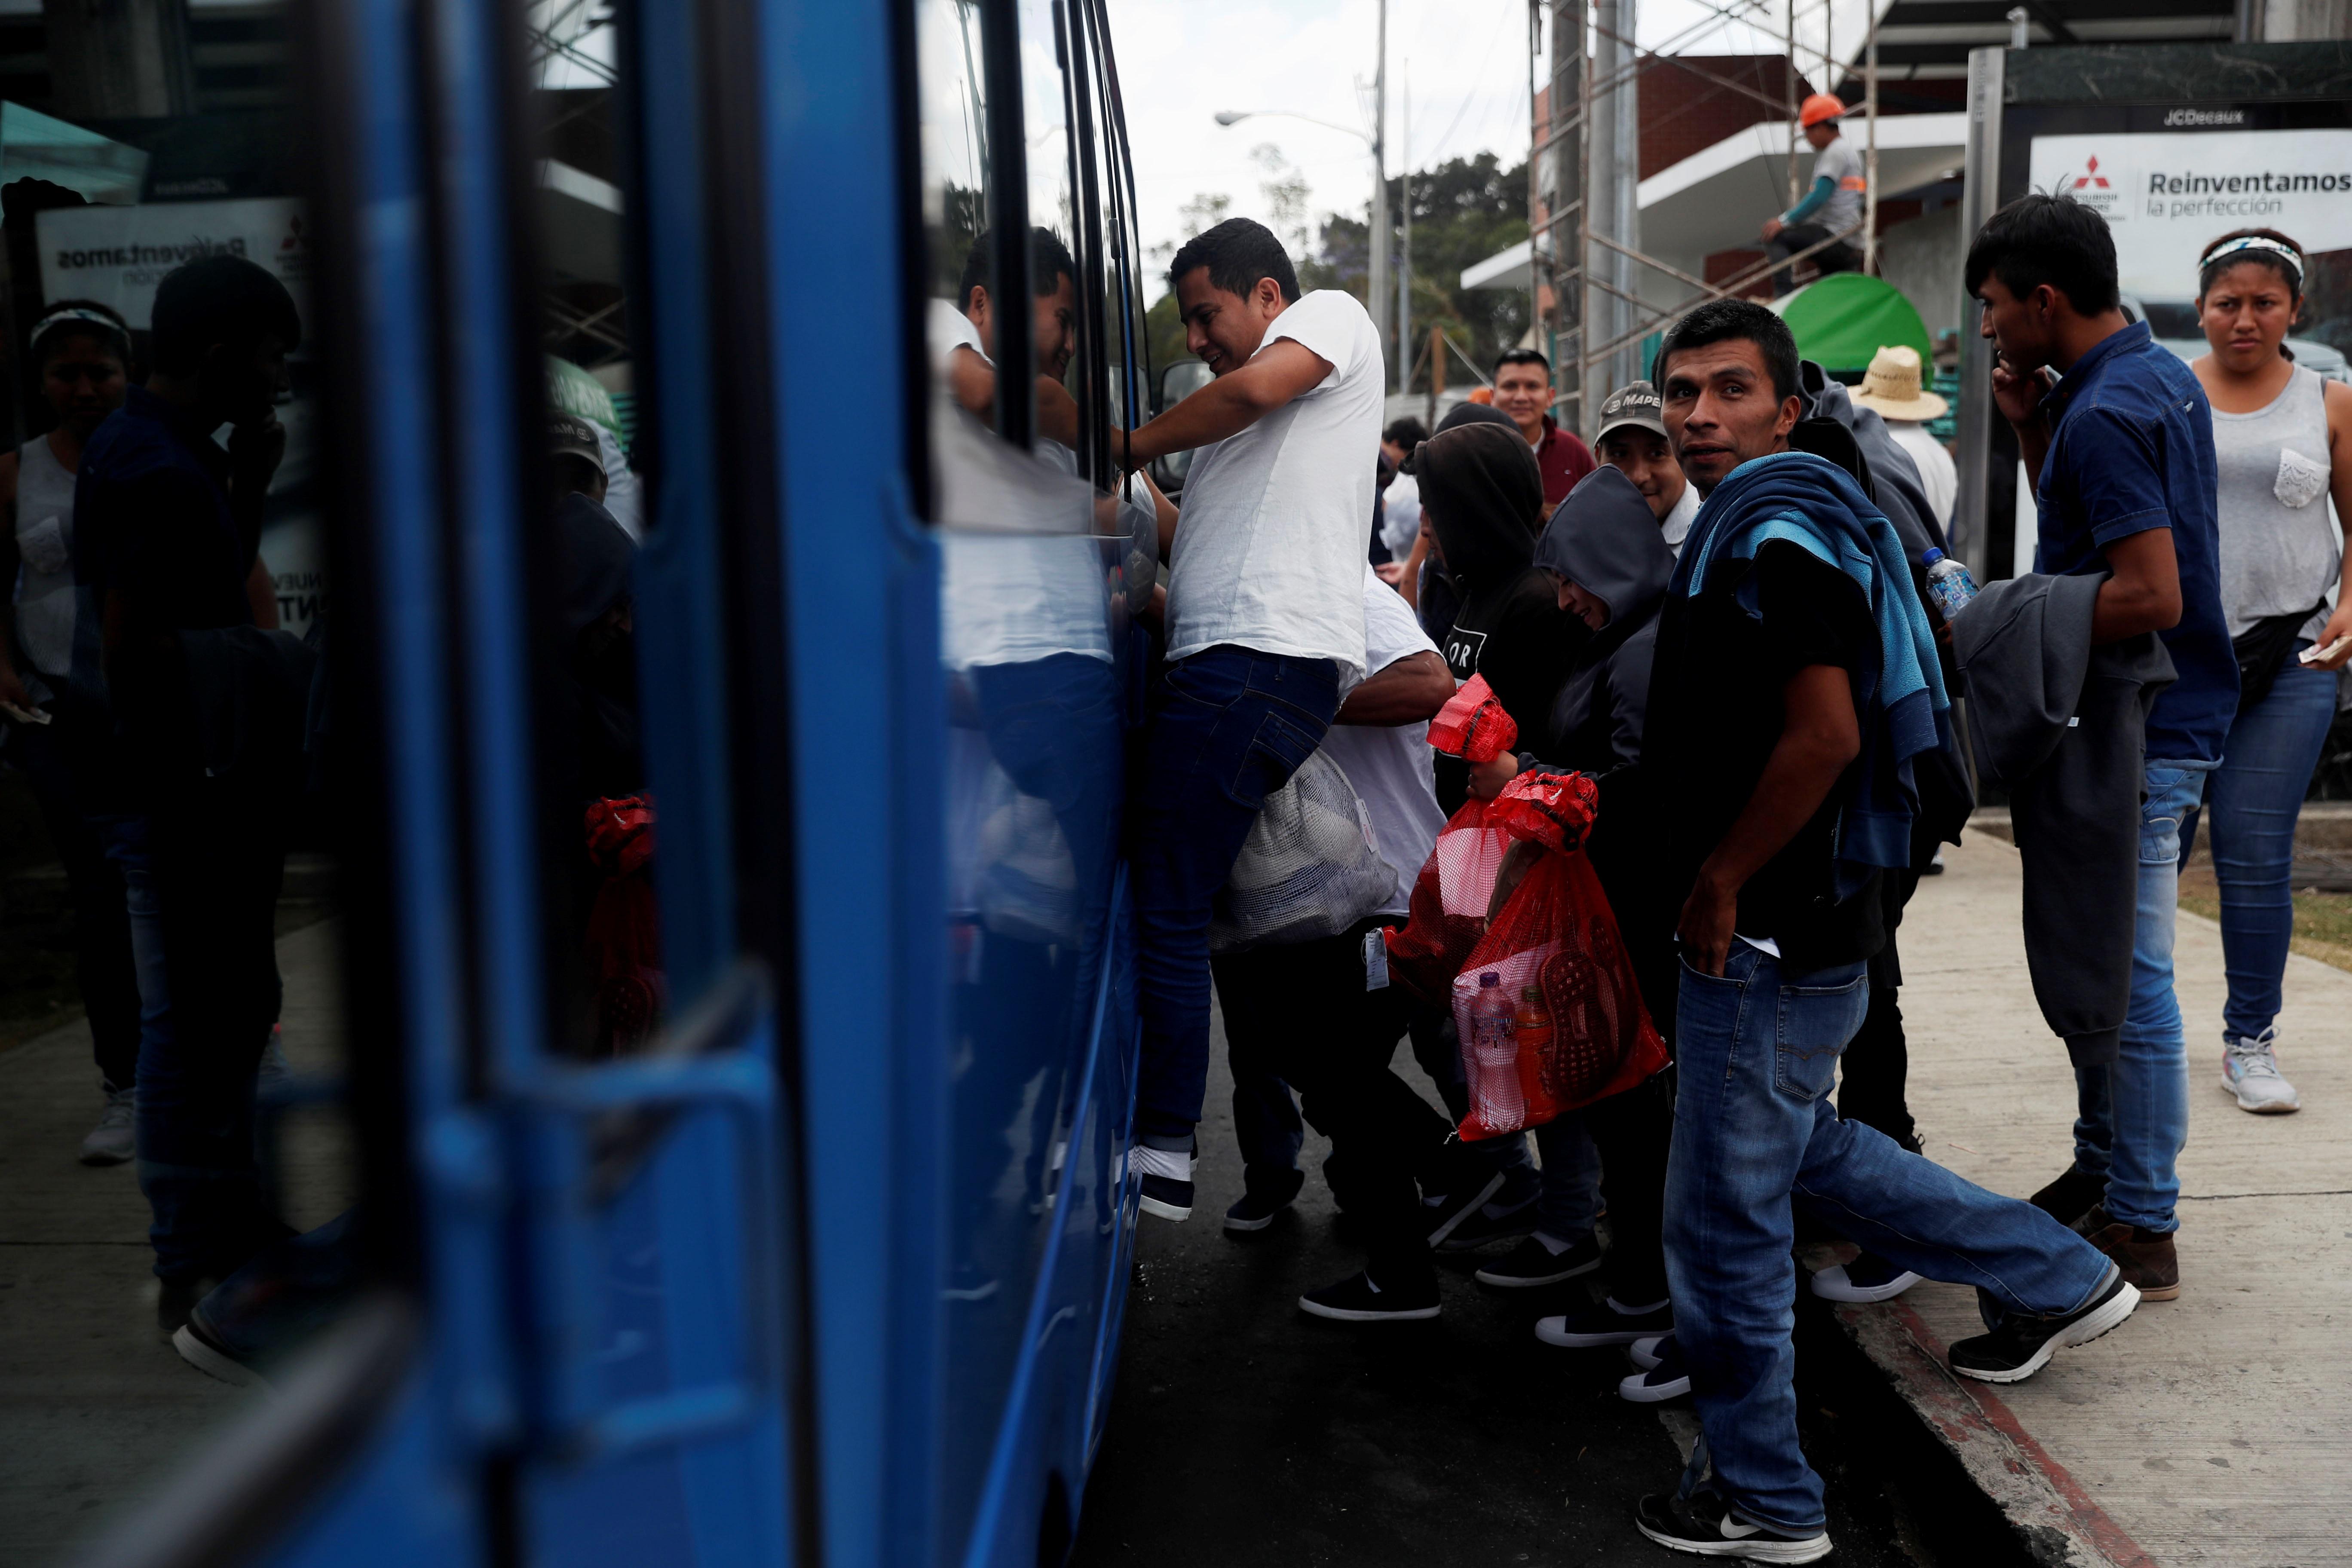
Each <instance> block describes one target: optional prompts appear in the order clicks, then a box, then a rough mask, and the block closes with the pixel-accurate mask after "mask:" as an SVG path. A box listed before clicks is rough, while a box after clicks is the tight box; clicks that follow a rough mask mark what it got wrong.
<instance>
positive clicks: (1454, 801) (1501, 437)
mask: <svg viewBox="0 0 2352 1568" xmlns="http://www.w3.org/2000/svg"><path fill="white" fill-rule="evenodd" d="M1413 472H1414V474H1415V475H1416V476H1417V477H1418V478H1419V479H1420V481H1421V504H1422V507H1423V510H1426V511H1427V512H1428V513H1429V521H1430V526H1431V528H1432V529H1433V531H1435V533H1436V535H1437V545H1438V549H1439V550H1440V552H1443V553H1444V557H1445V574H1446V577H1447V578H1448V580H1449V581H1450V582H1451V583H1452V584H1453V586H1454V590H1455V592H1456V593H1457V594H1458V595H1459V602H1458V605H1457V607H1456V608H1455V610H1454V621H1453V625H1452V626H1449V627H1447V628H1445V631H1444V636H1442V637H1438V638H1437V646H1438V650H1439V651H1440V652H1441V653H1443V654H1444V656H1445V663H1446V666H1447V668H1450V669H1451V670H1452V671H1453V672H1454V679H1457V680H1467V679H1470V678H1471V677H1472V676H1473V675H1483V676H1485V677H1486V684H1487V685H1488V686H1491V687H1493V688H1494V690H1495V695H1496V698H1497V699H1498V700H1500V701H1501V702H1502V704H1503V710H1504V711H1505V712H1507V713H1508V714H1510V716H1511V718H1512V719H1513V720H1514V721H1517V724H1518V727H1519V732H1520V733H1521V734H1523V735H1535V736H1540V735H1542V734H1544V733H1545V731H1546V728H1547V726H1548V725H1549V721H1550V717H1551V704H1552V699H1553V697H1554V696H1555V695H1556V694H1557V693H1558V692H1559V686H1560V682H1561V680H1562V679H1565V678H1566V676H1567V674H1568V668H1569V665H1570V661H1571V660H1572V659H1573V658H1575V656H1576V654H1577V652H1578V650H1579V649H1580V648H1581V647H1583V645H1584V644H1585V642H1586V641H1587V640H1588V639H1589V637H1590V635H1591V634H1590V633H1589V632H1588V631H1587V630H1586V628H1585V626H1584V623H1583V622H1582V621H1580V620H1579V619H1577V618H1576V617H1575V616H1572V615H1570V614H1569V613H1568V612H1567V611H1565V610H1563V609H1561V608H1560V607H1559V595H1558V593H1557V592H1556V591H1555V590H1554V589H1553V587H1552V584H1551V579H1550V578H1549V577H1547V576H1546V575H1544V574H1543V573H1541V572H1539V571H1538V570H1537V569H1536V566H1535V547H1536V533H1537V530H1538V527H1539V526H1540V525H1541V521H1542V516H1543V477H1542V475H1541V474H1539V473H1538V471H1537V469H1536V459H1535V454H1534V453H1533V452H1531V451H1529V450H1528V444H1527V442H1526V441H1524V440H1522V439H1520V437H1519V434H1518V431H1517V427H1515V426H1514V427H1509V428H1506V427H1504V426H1496V425H1490V424H1485V423H1478V424H1469V425H1464V426H1457V427H1456V428H1454V429H1451V430H1447V431H1444V433H1442V434H1440V435H1436V436H1432V437H1430V438H1429V439H1428V440H1426V441H1424V442H1423V443H1422V444H1421V446H1420V447H1419V448H1418V449H1416V450H1415V451H1414V453H1413ZM1466 783H1467V780H1466V774H1465V773H1462V772H1461V771H1460V770H1458V769H1446V768H1441V769H1440V770H1439V773H1438V804H1439V805H1443V806H1444V807H1445V808H1446V809H1447V810H1448V811H1449V812H1450V811H1452V810H1453V809H1454V808H1455V807H1456V806H1458V805H1461V803H1462V799H1463V795H1464V793H1465V786H1466Z"/></svg>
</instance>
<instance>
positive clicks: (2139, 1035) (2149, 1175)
mask: <svg viewBox="0 0 2352 1568" xmlns="http://www.w3.org/2000/svg"><path fill="white" fill-rule="evenodd" d="M1967 280H1968V287H1969V293H1971V294H1973V295H1975V296H1976V297H1977V299H1979V300H1981V301H1982V302H1983V305H1984V324H1983V328H1982V331H1983V334H1984V335H1985V336H1986V337H1988V338H1990V339H1992V340H1993V342H1994V343H1995V344H1996V345H1997V347H1998V348H1999V350H2000V363H1999V364H1998V365H1997V367H1996V368H1995V370H1994V372H1993V398H1994V401H1995V402H1996V403H1997V404H1999V405H2000V411H2001V413H2002V414H2003V415H2004V416H2006V417H2007V418H2008V419H2009V421H2010V423H2011V425H2012V426H2014V427H2015V428H2016V431H2017V439H2018V447H2019V449H2020V451H2021V453H2022V454H2023V456H2024V458H2025V461H2026V463H2027V464H2028V465H2030V466H2031V467H2032V470H2033V471H2034V472H2035V473H2036V474H2037V475H2039V476H2040V484H2039V487H2038V489H2037V500H2038V503H2039V505H2038V510H2039V512H2040V514H2041V515H2040V524H2041V532H2040V542H2039V544H2038V546H2037V548H2036V551H2035V555H2034V567H2035V570H2037V571H2041V572H2046V573H2054V574H2075V573H2097V572H2102V571H2104V572H2108V573H2110V574H2111V575H2110V576H2109V578H2108V580H2107V581H2106V583H2105V584H2104V585H2103V586H2102V587H2101V588H2100V590H2099V597H2098V604H2097V606H2096V608H2095V611H2094V612H2093V615H2092V620H2091V639H2092V641H2093V642H2095V643H2111V642H2120V641H2122V640H2123V639H2125V638H2126V637H2137V636H2138V635H2139V634H2141V633H2143V632H2151V631H2152V632H2157V633H2158V634H2160V635H2161V636H2162V637H2163V639H2164V645H2165V647H2166V650H2167V651H2168V652H2169V653H2170V654H2171V656H2172V662H2173V666H2174V668H2175V669H2177V670H2178V671H2179V679H2176V680H2175V681H2174V683H2173V684H2172V685H2171V686H2169V687H2168V688H2167V689H2165V691H2164V692H2163V694H2162V695H2161V696H2159V697H2158V699H2157V702H2156V709H2155V711H2154V712H2153V713H2151V714H2150V715H2149V717H2148V721H2147V786H2146V789H2145V791H2144V794H2143V801H2142V805H2141V807H2140V857H2139V858H2140V872H2139V907H2138V910H2137V916H2136V936H2135V940H2134V942H2133V952H2132V983H2131V1005H2130V1009H2129V1012H2128V1013H2127V1015H2126V1019H2125V1023H2124V1028H2123V1040H2122V1045H2121V1047H2120V1049H2119V1053H2118V1055H2117V1057H2116V1060H2115V1061H2113V1062H2112V1063H2105V1064H2097V1065H2091V1066H2078V1067H2076V1068H2075V1077H2076V1080H2077V1089H2078V1094H2079V1100H2080V1113H2079V1116H2078V1119H2077V1120H2076V1121H2075V1123H2074V1166H2073V1168H2071V1169H2070V1170H2068V1171H2067V1173H2065V1174H2064V1175H2063V1176H2061V1177H2059V1178H2058V1179H2057V1180H2056V1181H2054V1182H2053V1183H2051V1184H2050V1185H2048V1186H2046V1187H2044V1188H2043V1189H2042V1191H2041V1192H2039V1193H2037V1194H2034V1197H2033V1201H2034V1202H2035V1203H2036V1204H2038V1205H2041V1206H2042V1207H2043V1208H2045V1209H2048V1210H2049V1211H2050V1212H2051V1213H2052V1214H2053V1215H2057V1216H2058V1217H2059V1218H2061V1219H2063V1220H2066V1221H2068V1222H2069V1223H2070V1224H2072V1225H2073V1226H2074V1228H2075V1229H2076V1230H2078V1231H2080V1232H2082V1233H2083V1234H2084V1236H2086V1237H2089V1238H2090V1239H2091V1240H2092V1242H2093V1243H2094V1244H2095V1245H2096V1246H2097V1247H2099V1248H2100V1249H2101V1250H2102V1251H2104V1252H2105V1253H2107V1254H2108V1255H2109V1256H2110V1257H2112V1258H2115V1259H2116V1262H2117V1264H2119V1265H2120V1266H2121V1267H2122V1268H2123V1270H2124V1276H2125V1278H2126V1279H2129V1280H2130V1281H2131V1282H2132V1283H2133V1284H2135V1285H2137V1286H2138V1287H2139V1289H2140V1291H2141V1293H2142V1294H2143V1295H2144V1296H2146V1297H2147V1298H2148V1299H2149V1300H2158V1301H2163V1300H2171V1299H2172V1298H2174V1297H2176V1296H2178V1295H2179V1293H2180V1267H2179V1259H2178V1258H2177V1256H2176V1255H2175V1251H2174V1246H2173V1232H2174V1231H2175V1230H2177V1229H2178V1228H2179V1219H2178V1217H2177V1216H2176V1215H2175V1213H2174V1205H2175V1204H2176V1202H2177V1201H2178V1200H2179V1195H2180V1181H2179V1173H2178V1172H2177V1170H2176V1168H2175V1162H2176V1161H2177V1160H2178V1158H2179V1153H2180V1148H2181V1145H2182V1143H2184V1142H2186V1141H2187V1138H2188V1133H2189V1062H2188V1046H2187V1043H2186V1041H2185V1039H2184V1038H2183V1037H2182V1034H2181V1027H2180V1006H2179V1002H2178V1001H2177V1000H2175V998H2174V995H2173V986H2172V929H2173V908H2174V903H2175V900H2176V898H2177V896H2178V891H2179V858H2180V821H2181V818H2182V817H2183V816H2185V815H2187V814H2188V813H2189V812H2190V811H2192V810H2194V809H2195V808H2196V806H2197V805H2198V803H2199V801H2200V799H2201V797H2202V796H2203V795H2204V791H2205V776H2206V774H2207V773H2210V771H2211V770H2212V769H2213V767H2214V765H2215V764H2216V763H2219V762H2220V761H2221V742H2222V738H2223V737H2224V736H2225V735H2226V734H2227V733H2228V732H2229V729H2230V721H2231V716H2232V715H2233V714H2234V713H2235V712H2236V710H2237V706H2238V667H2237V660H2236V658H2235V656H2234V654H2233V653H2232V651H2231V647H2230V632H2229V626H2228V623H2227V621H2226V620H2225V619H2224V616H2223V614H2222V608H2221V576H2220V569H2219V556H2220V551H2221V544H2220V534H2219V521H2218V515H2217V508H2218V502H2217V500H2216V469H2215V465H2214V458H2213V426H2212V414H2211V410H2210V408H2209V407H2208V405H2207V404H2206V401H2205V393H2204V390H2203V388H2201V387H2200V385H2199V384H2198V382H2197V378H2196V376H2194V375H2193V374H2190V373H2189V367H2188V366H2187V365H2185V364H2183V363H2181V362H2180V361H2179V359H2178V358H2176V357H2175V356H2174V355H2172V354H2171V353H2168V352H2167V351H2165V350H2164V349H2161V348H2159V347H2158V346H2157V345H2156V343H2155V342H2153V341H2152V340H2151V339H2150V337H2149V335H2148V330H2147V325H2146V323H2144V322H2142V323H2129V322H2126V321H2125V319H2124V315H2123V312H2122V310H2120V309H2119V308H2118V304H2117V296H2116V246H2115V239H2114V237H2113V236H2112V235H2111V234H2110V233H2109V232H2108V229H2107V226H2106V222H2105V219H2103V218H2102V217H2100V216H2098V215H2097V214H2096V213H2095V212H2093V211H2091V210H2090V209H2089V208H2087V207H2085V206H2083V205H2080V204H2079V203H2076V202H2074V201H2073V200H2071V199H2069V198H2067V197H2063V196H2046V195H2029V196H2022V197H2020V198H2019V199H2018V200H2016V201H2014V202H2012V203H2011V204H2010V205H2008V206H2005V207H2003V208H2002V209H2001V210H2000V211H1999V212H1997V213H1995V214H1994V215H1993V216H1992V217H1991V218H1990V220H1988V221H1987V222H1986V224H1985V226H1984V227H1983V228H1982V229H1981V230H1979V232H1978V234H1977V237H1976V241H1975V243H1974V244H1973V245H1971V246H1970V247H1969V258H1968V273H1967ZM2044 366H2047V367H2049V368H2050V369H2051V370H2053V371H2055V372H2057V373H2058V374H2061V375H2063V377H2064V378H2065V379H2064V380H2063V381H2060V382H2058V383H2057V384H2056V385H2055V386H2054V387H2052V386H2049V385H2048V384H2047V381H2046V378H2045V377H2044V376H2043V375H2042V369H2043V367H2044Z"/></svg>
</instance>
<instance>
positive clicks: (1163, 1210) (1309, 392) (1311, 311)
mask: <svg viewBox="0 0 2352 1568" xmlns="http://www.w3.org/2000/svg"><path fill="white" fill-rule="evenodd" d="M1168 275H1169V279H1170V281H1171V283H1172V284H1173V285H1174V288H1175V291H1176V301H1177V305H1178V307H1179V309H1180V310H1181V313H1182V317H1183V321H1184V333H1185V344H1186V346H1187V347H1188V348H1190V349H1191V350H1192V353H1195V354H1197V355H1199V356H1200V358H1201V360H1202V363H1205V364H1207V365H1208V367H1209V369H1210V371H1211V372H1212V373H1213V375H1214V377H1215V379H1214V380H1213V381H1211V382H1210V383H1209V384H1208V385H1206V386H1204V387H1202V388H1201V390H1199V391H1198V392H1195V393H1193V394H1192V395H1191V396H1189V397H1187V398H1185V399H1184V400H1183V401H1182V402H1181V403H1179V404H1177V405H1175V406H1174V407H1173V408H1171V409H1169V410H1168V411H1167V412H1166V413H1164V414H1162V415H1160V416H1159V417H1158V418H1156V419H1154V420H1152V421H1151V422H1150V423H1149V424H1147V425H1144V426H1141V427H1140V428H1139V429H1137V430H1135V431H1133V432H1132V433H1131V434H1130V435H1129V436H1128V437H1126V438H1125V439H1124V441H1122V442H1121V443H1120V445H1121V446H1122V447H1124V448H1125V453H1126V461H1127V463H1128V466H1129V467H1130V468H1140V467H1142V466H1143V465H1145V464H1147V463H1149V462H1150V461H1151V460H1152V459H1153V458H1160V457H1164V456H1166V455H1167V454H1168V453H1171V452H1180V451H1186V450H1192V451H1195V452H1196V453H1197V454H1198V455H1197V456H1196V457H1195V458H1193V460H1192V470H1191V472H1190V473H1189V474H1188V475H1187V476H1186V478H1185V483H1184V501H1183V510H1182V511H1181V514H1179V515H1177V516H1174V517H1172V518H1171V517H1167V516H1165V515H1163V519H1162V522H1161V542H1160V547H1161V549H1162V551H1163V552H1166V553H1167V555H1168V560H1169V564H1170V568H1171V573H1170V577H1169V583H1168V608H1167V637H1168V651H1167V660H1168V663H1167V668H1166V671H1165V673H1164V674H1163V675H1162V676H1161V679H1160V682H1159V684H1158V685H1157V687H1156V688H1155V689H1154V690H1153V692H1152V697H1151V707H1150V723H1149V728H1148V731H1147V733H1146V736H1145V742H1144V756H1143V764H1142V769H1141V774H1140V776H1139V779H1138V780H1137V783H1136V787H1135V791H1134V801H1133V811H1134V816H1133V826H1134V833H1133V843H1134V851H1133V867H1134V879H1135V881H1134V885H1135V904H1136V916H1137V925H1138V929H1139V935H1140V941H1139V953H1138V960H1139V965H1138V966H1139V971H1140V979H1141V985H1140V989H1141V992H1142V1004H1143V1060H1142V1069H1141V1074H1140V1079H1139V1084H1138V1086H1137V1110H1136V1142H1135V1152H1134V1156H1133V1158H1134V1162H1135V1165H1136V1169H1137V1172H1138V1173H1139V1177H1140V1187H1141V1204H1142V1207H1143V1210H1144V1212H1145V1213H1147V1214H1151V1215H1158V1216H1160V1218H1163V1219H1176V1220H1181V1219H1185V1218H1188V1217H1190V1216H1191V1214H1192V1165H1193V1147H1194V1145H1193V1138H1192V1129H1193V1127H1194V1126H1195V1125H1196V1124H1197V1123H1198V1122H1199V1121H1200V1120H1201V1101H1202V1094H1203V1092H1204V1091H1205V1089H1206V1088H1207V1084H1208V1072H1209V948H1208V928H1209V902H1210V900H1211V899H1213V897H1214V896H1215V894H1216V891H1217V889H1219V888H1220V887H1223V885H1224V881H1225V878H1226V876H1227V874H1228V873H1230V872H1231V871H1232V869H1233V865H1234V858H1235V857H1236V856H1238V855H1239V854H1240V853H1241V847H1242V842H1243V840H1244V839H1245V838H1247V837H1248V836H1249V830H1250V825H1251V824H1252V823H1253V822H1254V821H1255V819H1256V816H1257V812H1258V807H1259V806H1260V805H1263V804H1264V803H1265V797H1266V796H1267V795H1271V794H1273V793H1274V792H1275V791H1276V790H1278V789H1280V788H1281V787H1282V785H1283V784H1285V783H1286V781H1287V780H1288V779H1289V777H1290V774H1291V773H1292V771H1293V770H1295V769H1296V768H1297V766H1298V765H1299V763H1303V762H1305V761H1306V760H1307V756H1308V755H1309V754H1310V753H1312V752H1314V750H1315V748H1316V747H1317V746H1318V745H1319V744H1321V743H1322V740H1323V734H1324V731H1326V730H1327V729H1328V728H1329V726H1330V723H1331V717H1332V715H1333V714H1334V713H1335V712H1337V711H1338V710H1339V700H1340V699H1341V698H1342V697H1344V696H1345V695H1346V694H1347V691H1348V689H1349V688H1350V687H1352V686H1354V685H1355V684H1356V682H1357V681H1359V680H1360V679H1362V678H1363V673H1364V667H1363V658H1364V610H1363V603H1362V596H1361V587H1362V583H1363V574H1364V557H1365V552H1366V550H1367V548H1368V545H1369V542H1370V527H1371V516H1372V489H1373V484H1374V472H1373V464H1372V461H1371V455H1372V453H1373V451H1374V449H1375V448H1376V447H1378V445H1379V443H1380V438H1381V400H1382V390H1383V387H1384V385H1385V383H1386V372H1385V370H1384V368H1383V365H1382V362H1381V344H1380V334H1379V333H1378V331H1375V330H1374V328H1373V326H1372V321H1371V318H1370V316H1368V315H1366V314H1365V313H1364V308H1363V307H1362V306H1361V305H1360V304H1358V303H1357V302H1356V301H1355V300H1354V299H1353V298H1351V297H1350V296H1349V295H1346V294H1343V293H1340V292H1339V290H1337V289H1318V291H1316V292H1315V293H1313V294H1309V295H1307V296H1306V297H1304V298H1301V297H1300V295H1299V291H1298V276H1297V272H1296V271H1294V270H1293V269H1292V268H1291V264H1290V258H1289V257H1288V256H1286V255H1285V254H1284V253H1283V249H1282V244H1281V242H1280V241H1279V240H1277V239H1276V238H1275V237H1274V236H1273V234H1272V233H1271V232H1269V231H1268V230H1267V229H1266V228H1265V226H1263V225H1260V224H1255V223H1252V222H1250V221H1249V220H1248V219H1246V218H1233V219H1229V220H1227V221H1226V222H1224V223H1221V224H1219V225H1217V226H1216V227H1214V228H1213V229H1210V230H1209V231H1208V232H1207V233H1205V234H1202V235H1201V236H1200V237H1197V238H1195V239H1192V240H1191V241H1189V242H1187V243H1186V244H1185V246H1184V247H1183V248H1182V249H1181V250H1179V251H1178V252H1177V253H1176V259H1175V261H1174V263H1173V265H1171V267H1170V268H1169V269H1168Z"/></svg>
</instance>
